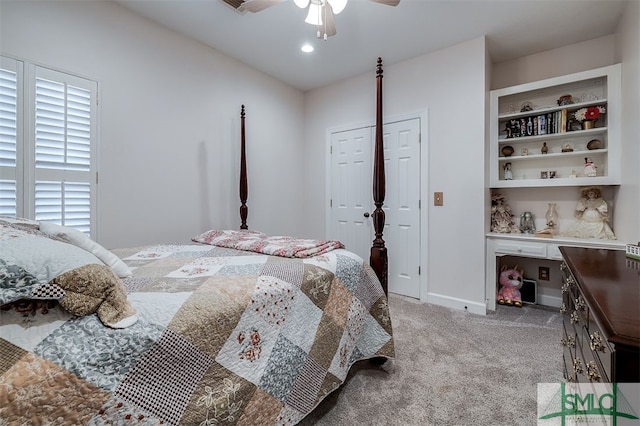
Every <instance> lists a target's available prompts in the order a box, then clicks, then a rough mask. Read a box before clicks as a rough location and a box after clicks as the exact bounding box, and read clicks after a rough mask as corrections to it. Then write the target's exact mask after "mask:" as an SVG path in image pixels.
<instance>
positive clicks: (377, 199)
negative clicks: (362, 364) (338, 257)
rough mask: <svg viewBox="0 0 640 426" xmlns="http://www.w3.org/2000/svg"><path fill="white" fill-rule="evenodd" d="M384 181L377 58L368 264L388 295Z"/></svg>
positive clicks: (380, 66) (380, 73)
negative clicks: (373, 236) (370, 245)
mask: <svg viewBox="0 0 640 426" xmlns="http://www.w3.org/2000/svg"><path fill="white" fill-rule="evenodd" d="M385 192H386V179H385V172H384V139H383V133H382V58H378V66H377V69H376V136H375V148H374V158H373V202H374V204H375V206H376V209H375V210H374V211H373V213H372V215H371V216H372V218H373V228H374V231H375V239H374V240H373V246H372V247H371V256H370V258H369V264H370V265H371V268H373V270H374V271H375V272H376V275H377V276H378V279H379V280H380V283H381V284H382V288H383V289H384V292H385V294H387V293H388V271H389V262H388V257H387V248H386V247H385V242H384V239H383V238H382V231H383V229H384V219H385V216H384V210H383V209H382V206H383V205H384V198H385Z"/></svg>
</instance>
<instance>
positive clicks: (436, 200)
mask: <svg viewBox="0 0 640 426" xmlns="http://www.w3.org/2000/svg"><path fill="white" fill-rule="evenodd" d="M443 203H444V200H443V194H442V192H434V193H433V205H434V206H442V205H443Z"/></svg>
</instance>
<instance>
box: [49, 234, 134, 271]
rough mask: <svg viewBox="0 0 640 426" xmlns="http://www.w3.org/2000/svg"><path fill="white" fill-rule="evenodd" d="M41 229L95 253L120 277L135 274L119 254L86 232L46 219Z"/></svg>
mask: <svg viewBox="0 0 640 426" xmlns="http://www.w3.org/2000/svg"><path fill="white" fill-rule="evenodd" d="M40 231H42V232H44V233H45V234H47V235H49V236H51V237H56V238H59V239H60V240H62V241H66V242H68V243H70V244H73V245H75V246H77V247H80V248H81V249H84V250H86V251H88V252H90V253H93V254H94V255H95V256H96V257H97V258H98V259H100V260H101V261H102V262H103V263H104V264H105V265H107V266H110V267H111V269H113V272H115V273H116V275H117V276H119V277H120V278H127V277H130V276H131V275H133V274H132V272H131V270H130V269H129V267H128V266H127V265H126V264H125V263H124V262H123V261H122V260H120V258H119V257H118V256H116V255H115V254H113V253H111V252H110V251H109V250H107V249H106V248H104V247H102V246H101V245H100V244H98V243H96V242H95V241H93V240H92V239H91V238H89V237H87V235H86V234H85V233H84V232H81V231H78V230H77V229H73V228H69V227H66V226H61V225H58V224H56V223H53V222H44V221H43V222H40Z"/></svg>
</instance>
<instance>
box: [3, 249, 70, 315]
mask: <svg viewBox="0 0 640 426" xmlns="http://www.w3.org/2000/svg"><path fill="white" fill-rule="evenodd" d="M64 294H65V293H64V290H63V289H61V288H60V287H58V286H57V285H55V284H53V283H41V282H39V281H38V280H37V279H36V277H34V276H33V275H31V274H30V273H28V272H27V271H25V270H24V268H21V267H20V266H18V265H9V264H7V262H5V261H4V260H2V259H0V306H3V305H6V304H8V303H12V302H16V301H18V300H21V299H44V300H60V299H62V298H63V297H64Z"/></svg>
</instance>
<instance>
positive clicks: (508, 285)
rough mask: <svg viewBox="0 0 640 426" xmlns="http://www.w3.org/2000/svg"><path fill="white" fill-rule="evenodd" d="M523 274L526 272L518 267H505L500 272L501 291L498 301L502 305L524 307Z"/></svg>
mask: <svg viewBox="0 0 640 426" xmlns="http://www.w3.org/2000/svg"><path fill="white" fill-rule="evenodd" d="M522 274H524V270H522V269H518V265H516V266H515V267H513V268H508V267H506V266H503V267H502V269H501V270H500V277H499V278H498V282H499V283H500V290H499V291H498V297H497V301H498V303H499V304H501V305H509V306H517V307H519V308H521V307H522V295H521V294H520V288H522Z"/></svg>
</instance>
